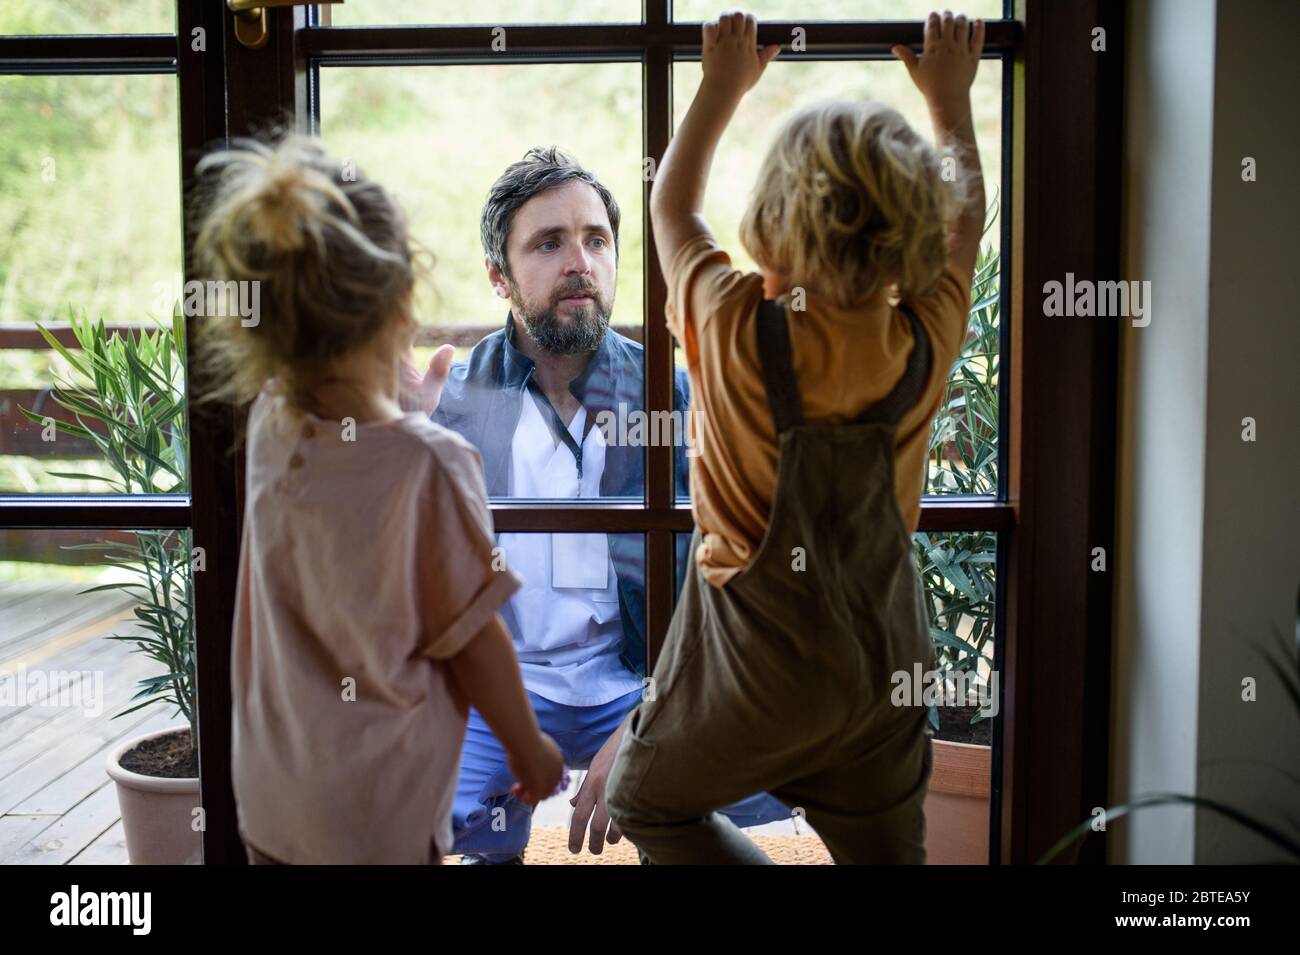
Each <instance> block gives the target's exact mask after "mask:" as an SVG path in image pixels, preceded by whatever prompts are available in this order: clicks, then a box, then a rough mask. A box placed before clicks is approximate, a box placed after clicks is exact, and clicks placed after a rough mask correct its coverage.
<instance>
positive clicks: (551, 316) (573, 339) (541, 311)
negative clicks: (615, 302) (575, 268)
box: [510, 280, 612, 355]
mask: <svg viewBox="0 0 1300 955" xmlns="http://www.w3.org/2000/svg"><path fill="white" fill-rule="evenodd" d="M576 295H588V296H590V297H591V304H590V305H583V306H582V307H580V308H571V309H568V314H567V315H566V316H565V317H563V318H561V317H560V316H559V315H558V314H557V310H558V309H559V307H560V300H561V299H564V298H568V297H571V296H576ZM510 304H511V306H512V307H513V311H514V314H515V317H516V318H518V319H521V320H522V321H523V323H524V327H525V328H527V329H528V334H529V335H530V336H531V337H532V339H533V341H535V342H536V343H537V345H538V347H540V348H542V349H544V350H546V351H548V352H550V353H551V354H553V355H580V354H584V353H586V352H593V351H595V350H596V349H597V348H599V347H600V343H601V342H602V341H604V340H605V331H606V329H608V328H609V313H610V310H611V307H612V303H609V302H606V301H605V300H604V297H603V296H602V295H601V294H600V289H598V288H596V286H595V285H591V284H588V283H585V282H583V281H581V280H578V281H575V282H570V283H568V284H567V285H563V286H561V287H560V288H558V289H556V290H555V291H554V292H552V293H551V298H550V300H549V301H548V302H546V303H545V304H544V305H538V304H536V303H526V302H524V300H523V296H521V295H520V294H519V287H518V286H516V285H514V284H513V283H511V286H510Z"/></svg>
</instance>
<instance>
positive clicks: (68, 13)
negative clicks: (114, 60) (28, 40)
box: [0, 0, 176, 36]
mask: <svg viewBox="0 0 1300 955" xmlns="http://www.w3.org/2000/svg"><path fill="white" fill-rule="evenodd" d="M175 31H176V0H130V2H125V3H124V2H123V0H57V2H48V0H38V2H35V3H22V2H19V0H14V2H12V3H6V4H4V5H3V7H0V35H4V34H13V35H17V36H36V35H40V34H71V33H83V34H96V33H174V32H175Z"/></svg>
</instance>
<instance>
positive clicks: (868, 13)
mask: <svg viewBox="0 0 1300 955" xmlns="http://www.w3.org/2000/svg"><path fill="white" fill-rule="evenodd" d="M730 9H734V8H732V7H728V6H726V5H725V4H719V3H718V2H717V0H673V19H674V20H716V19H717V18H718V13H719V11H721V10H730ZM743 9H744V10H745V11H746V12H747V13H752V14H754V16H756V17H758V18H759V20H760V21H762V20H792V21H795V22H805V21H809V20H924V19H925V18H926V16H927V15H929V13H930V11H931V10H933V9H935V3H934V0H750V2H749V3H747V4H745V6H744V7H743ZM939 9H942V7H940V8H939ZM953 12H954V13H955V12H957V11H956V10H955V9H954V11H953ZM961 12H962V13H964V14H966V15H967V16H968V17H983V18H984V19H986V20H993V19H997V18H999V17H1001V16H1002V0H971V2H968V3H966V4H964V5H963V6H962V8H961Z"/></svg>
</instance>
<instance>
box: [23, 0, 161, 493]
mask: <svg viewBox="0 0 1300 955" xmlns="http://www.w3.org/2000/svg"><path fill="white" fill-rule="evenodd" d="M37 6H38V7H43V6H45V5H37ZM0 128H2V129H4V130H5V135H4V136H2V137H0V382H2V384H0V493H38V492H39V493H70V492H87V491H93V492H100V493H103V492H106V491H118V490H121V491H125V490H127V488H126V487H125V486H114V485H113V483H112V482H113V481H114V480H115V479H116V477H117V473H116V470H117V469H115V468H114V467H113V465H111V464H110V460H111V455H110V454H109V453H108V452H107V451H106V449H105V448H104V447H103V446H102V445H101V444H100V443H99V441H98V440H96V439H97V438H99V437H107V436H108V434H109V430H110V429H109V428H108V427H107V426H105V425H104V423H102V422H95V421H93V420H91V419H90V418H87V419H86V420H85V422H84V423H85V425H86V427H87V429H88V430H89V432H90V433H89V434H79V433H76V431H75V430H71V431H69V430H64V429H62V428H60V427H58V426H55V425H52V424H51V421H53V420H58V421H66V422H69V423H75V416H74V415H73V414H72V413H71V411H70V410H69V409H68V408H67V407H65V406H64V405H62V404H61V402H60V401H59V400H58V398H57V396H56V394H55V393H54V392H53V388H54V387H55V386H56V385H59V384H60V383H62V384H65V385H66V384H71V385H72V386H73V387H74V388H75V387H76V386H79V385H80V386H86V385H89V384H90V378H89V377H87V376H86V375H85V374H83V373H84V372H87V371H91V367H90V366H91V362H92V360H91V359H89V358H87V357H86V356H85V355H84V354H83V353H82V352H81V350H80V347H79V346H80V344H81V342H80V341H79V340H78V339H77V337H76V336H75V335H74V334H73V330H72V328H71V327H70V324H69V323H70V321H73V320H78V321H79V320H83V319H85V320H98V319H101V318H102V319H103V320H104V321H105V322H106V323H107V324H108V325H109V326H110V328H112V327H118V328H120V327H121V326H122V325H134V326H135V327H136V328H137V329H144V330H147V331H148V334H150V335H151V336H153V337H155V338H156V337H157V335H158V334H159V333H158V331H157V329H158V325H157V322H156V321H151V317H152V319H155V320H161V321H164V322H166V321H170V318H171V314H172V307H173V301H174V298H175V297H174V295H173V293H174V291H175V288H176V285H177V284H178V282H179V276H180V268H181V220H180V176H179V168H178V156H179V147H178V144H177V131H176V78H175V77H174V76H0ZM169 182H170V183H172V188H166V184H167V183H169ZM160 184H161V185H162V186H163V188H160ZM38 325H39V326H43V327H46V328H48V329H51V330H54V331H55V334H56V337H58V338H59V340H60V341H61V342H62V343H63V344H64V345H66V346H67V347H68V348H69V349H70V351H69V352H68V353H66V354H65V353H62V352H60V351H59V350H58V349H56V348H54V347H52V345H51V343H50V342H49V341H48V340H47V339H45V338H44V337H42V336H41V335H40V334H39V332H38V328H37V326H38ZM111 337H112V336H111V333H110V335H109V336H107V338H111ZM133 337H135V338H138V332H137V333H133ZM99 338H100V339H101V340H107V338H105V337H104V336H99ZM110 351H111V350H110ZM108 357H109V360H110V362H111V361H112V356H111V355H109V356H108ZM169 358H170V366H171V370H172V372H173V374H172V375H171V377H170V378H168V379H167V380H168V381H170V382H171V383H172V385H173V386H174V387H175V388H176V389H179V387H180V376H179V371H180V366H179V363H178V362H177V360H176V358H177V356H176V355H175V353H174V352H173V353H172V354H171V355H170V356H169ZM162 361H163V356H156V365H155V367H156V369H157V370H161V369H162ZM133 373H134V372H133V370H132V369H130V368H127V367H126V366H125V365H124V364H115V365H114V367H113V371H112V373H111V374H110V376H109V377H110V378H111V379H112V380H113V381H115V382H117V383H120V384H125V383H126V382H128V381H129V379H130V378H131V375H132V374H133ZM92 390H96V389H93V388H92ZM162 391H164V392H166V391H169V389H162ZM99 397H101V398H105V399H108V398H110V397H111V395H109V394H108V393H99ZM179 397H180V393H179V391H176V392H174V393H171V394H170V395H169V396H166V397H164V396H163V395H161V394H160V395H159V398H160V400H163V401H164V402H167V403H170V402H172V401H174V400H178V399H179ZM24 410H26V411H31V412H33V413H34V414H35V415H36V420H32V419H30V418H28V417H27V416H26V415H25V414H24ZM119 410H120V409H119ZM47 419H49V420H47ZM128 424H129V426H130V427H132V428H134V429H135V430H134V431H133V432H132V433H133V435H134V436H140V435H141V434H142V433H144V432H143V430H142V429H141V423H140V422H138V421H137V422H134V423H128ZM183 425H184V416H183V415H181V416H179V417H172V418H171V419H170V420H169V421H167V422H161V423H160V425H159V435H160V438H162V439H164V440H162V441H161V443H160V445H159V446H158V448H157V449H156V451H157V453H158V456H159V457H161V458H165V459H167V461H166V462H165V463H159V464H158V465H157V466H156V468H155V470H154V473H153V480H152V481H151V482H146V484H151V486H148V487H145V486H142V485H140V484H136V485H134V486H132V487H131V488H130V490H133V491H137V492H138V491H142V490H156V491H163V490H173V489H182V488H183V485H184V483H185V482H184V479H183V467H179V466H177V464H178V460H177V459H178V455H177V454H176V452H175V451H174V450H173V445H174V442H175V441H176V440H177V437H178V435H179V433H180V429H181V428H182V427H183ZM179 462H180V463H183V457H179ZM54 472H58V474H56V473H54ZM103 478H108V479H109V481H108V482H105V481H104V480H101V479H103Z"/></svg>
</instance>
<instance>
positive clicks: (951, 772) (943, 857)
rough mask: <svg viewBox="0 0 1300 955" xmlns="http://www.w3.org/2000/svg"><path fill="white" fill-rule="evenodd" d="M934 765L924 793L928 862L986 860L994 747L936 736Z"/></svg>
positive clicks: (972, 862)
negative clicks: (954, 741)
mask: <svg viewBox="0 0 1300 955" xmlns="http://www.w3.org/2000/svg"><path fill="white" fill-rule="evenodd" d="M931 745H932V746H933V747H934V768H933V770H932V771H931V773H930V789H929V791H928V792H927V793H926V797H925V853H926V860H927V862H928V863H929V864H930V865H986V864H987V863H988V861H989V787H990V784H991V782H992V777H991V775H990V774H991V771H992V754H993V748H992V747H990V746H982V745H977V744H974V743H951V742H949V741H947V740H939V739H936V740H933V741H932V743H931Z"/></svg>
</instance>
